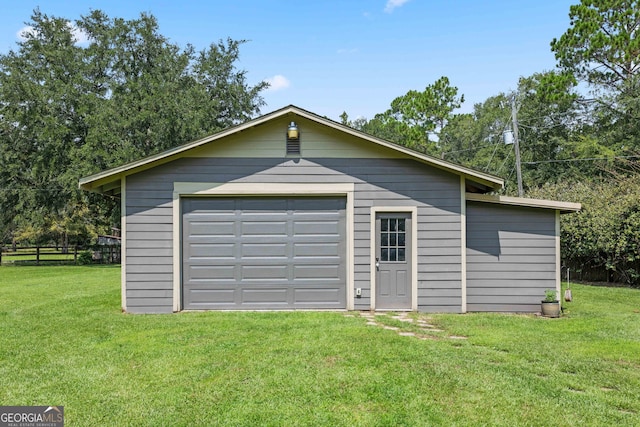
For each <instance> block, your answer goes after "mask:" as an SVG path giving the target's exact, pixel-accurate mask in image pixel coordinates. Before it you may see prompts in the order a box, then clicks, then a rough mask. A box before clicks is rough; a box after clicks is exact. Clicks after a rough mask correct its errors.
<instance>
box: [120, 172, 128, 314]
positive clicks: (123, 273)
mask: <svg viewBox="0 0 640 427" xmlns="http://www.w3.org/2000/svg"><path fill="white" fill-rule="evenodd" d="M126 187H127V179H126V178H125V177H122V180H120V301H121V302H120V304H121V306H122V311H127V192H126Z"/></svg>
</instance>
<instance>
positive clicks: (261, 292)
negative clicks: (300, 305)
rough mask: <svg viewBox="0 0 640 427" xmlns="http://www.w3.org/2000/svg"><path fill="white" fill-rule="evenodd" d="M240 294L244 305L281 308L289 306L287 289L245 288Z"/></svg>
mask: <svg viewBox="0 0 640 427" xmlns="http://www.w3.org/2000/svg"><path fill="white" fill-rule="evenodd" d="M239 292H240V295H241V303H242V304H254V305H271V304H278V305H280V306H286V305H287V304H288V301H287V295H288V289H287V288H286V287H282V288H272V289H261V288H243V289H241V290H239Z"/></svg>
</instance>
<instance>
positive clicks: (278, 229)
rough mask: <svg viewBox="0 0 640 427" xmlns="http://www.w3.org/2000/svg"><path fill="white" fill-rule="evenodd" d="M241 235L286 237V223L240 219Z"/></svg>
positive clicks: (249, 236)
mask: <svg viewBox="0 0 640 427" xmlns="http://www.w3.org/2000/svg"><path fill="white" fill-rule="evenodd" d="M241 224H242V225H241V227H242V236H243V237H248V238H251V237H252V236H273V237H286V236H287V223H286V222H285V221H244V220H243V221H242V223H241Z"/></svg>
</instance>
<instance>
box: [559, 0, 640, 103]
mask: <svg viewBox="0 0 640 427" xmlns="http://www.w3.org/2000/svg"><path fill="white" fill-rule="evenodd" d="M569 17H570V18H571V26H570V28H569V29H568V30H567V31H566V32H565V33H564V34H563V35H562V36H561V37H560V38H559V39H553V41H552V42H551V50H552V51H553V52H555V55H556V59H557V60H558V62H559V65H560V67H561V68H562V69H564V70H567V71H570V72H572V73H574V74H575V75H576V77H578V78H579V79H582V80H585V81H587V82H588V83H589V84H592V85H595V86H601V85H602V86H606V87H607V88H609V89H612V90H614V91H616V92H620V91H623V90H624V83H625V82H626V81H628V80H629V79H630V78H631V77H633V76H636V75H637V73H638V71H639V70H640V38H639V37H638V35H639V34H638V33H639V31H640V1H638V0H582V1H581V2H580V4H578V5H574V6H571V7H570V9H569Z"/></svg>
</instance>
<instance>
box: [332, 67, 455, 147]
mask: <svg viewBox="0 0 640 427" xmlns="http://www.w3.org/2000/svg"><path fill="white" fill-rule="evenodd" d="M463 102H464V95H460V96H458V88H457V87H454V86H450V84H449V79H448V78H447V77H440V78H439V79H438V80H436V81H435V82H434V83H433V84H431V85H428V86H427V87H426V88H425V90H424V91H422V92H418V91H416V90H410V91H409V92H407V93H406V94H405V95H403V96H399V97H397V98H395V99H394V100H393V101H392V102H391V108H389V109H388V110H387V111H385V112H384V113H380V114H377V115H376V116H375V117H374V118H373V119H371V120H370V121H368V122H366V123H362V124H361V128H360V130H362V131H364V132H367V133H370V134H372V135H374V136H377V137H380V138H383V139H386V140H389V141H392V142H395V143H397V144H400V145H403V146H406V147H409V148H412V149H414V150H416V151H421V152H423V153H428V154H434V155H435V154H437V153H438V150H439V144H438V136H439V133H440V131H441V130H442V128H443V127H444V126H445V125H446V123H447V121H448V120H450V119H451V118H452V117H453V111H454V110H456V109H457V108H460V105H461V104H462V103H463ZM345 114H346V113H345ZM342 120H343V121H348V116H346V115H345V116H344V117H343V118H342ZM429 134H433V135H434V138H432V139H430V138H429Z"/></svg>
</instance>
